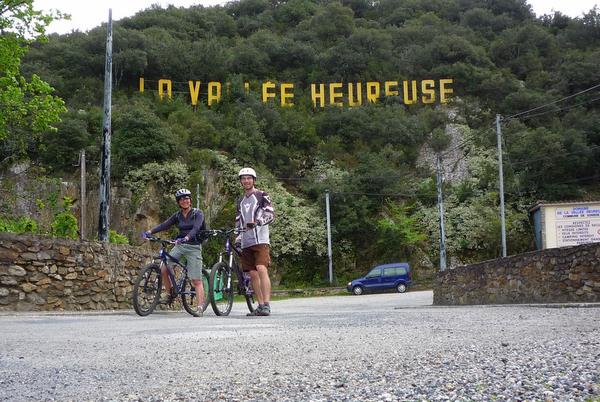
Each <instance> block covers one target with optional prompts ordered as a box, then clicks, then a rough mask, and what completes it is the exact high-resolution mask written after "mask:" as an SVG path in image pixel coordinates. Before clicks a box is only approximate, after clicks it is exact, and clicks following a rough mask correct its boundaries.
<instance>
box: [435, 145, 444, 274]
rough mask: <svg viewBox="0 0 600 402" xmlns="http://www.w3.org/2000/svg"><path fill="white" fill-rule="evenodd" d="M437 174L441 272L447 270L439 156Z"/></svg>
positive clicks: (439, 157) (440, 161)
mask: <svg viewBox="0 0 600 402" xmlns="http://www.w3.org/2000/svg"><path fill="white" fill-rule="evenodd" d="M435 168H436V173H437V180H436V187H437V197H438V211H439V214H440V271H445V270H446V231H445V229H444V200H443V197H442V183H443V181H442V157H441V156H440V154H438V155H437V158H436V160H435Z"/></svg>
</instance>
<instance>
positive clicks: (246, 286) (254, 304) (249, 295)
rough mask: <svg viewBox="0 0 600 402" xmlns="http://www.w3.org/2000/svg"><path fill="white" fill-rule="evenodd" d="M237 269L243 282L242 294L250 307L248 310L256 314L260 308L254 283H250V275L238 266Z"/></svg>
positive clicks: (241, 285) (241, 286)
mask: <svg viewBox="0 0 600 402" xmlns="http://www.w3.org/2000/svg"><path fill="white" fill-rule="evenodd" d="M236 269H237V270H238V271H239V272H240V274H241V276H242V278H243V282H242V283H241V284H240V292H241V293H242V294H243V295H244V298H245V299H246V305H247V306H248V310H250V312H251V313H252V312H254V310H256V309H257V308H258V300H257V299H256V295H255V294H254V288H252V282H251V281H250V274H249V273H247V272H244V271H242V270H241V269H240V268H239V267H238V266H237V265H236Z"/></svg>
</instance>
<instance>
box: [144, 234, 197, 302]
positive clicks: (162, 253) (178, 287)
mask: <svg viewBox="0 0 600 402" xmlns="http://www.w3.org/2000/svg"><path fill="white" fill-rule="evenodd" d="M165 243H166V242H165V241H164V240H161V241H160V250H159V252H158V256H156V257H154V260H155V261H156V260H157V259H160V264H159V266H161V267H162V266H166V267H167V276H168V277H169V281H170V282H171V286H172V289H174V290H175V296H177V295H180V294H183V286H184V284H185V278H187V276H188V271H187V264H185V265H184V264H182V263H181V261H179V260H178V259H177V258H175V257H173V256H172V255H171V254H169V252H168V251H167V248H166V246H165ZM169 260H170V261H172V262H173V263H174V265H177V266H179V267H180V268H181V269H182V273H183V275H181V278H180V280H179V282H177V280H176V278H175V270H174V269H173V268H174V265H171V264H169ZM192 292H193V293H195V292H194V291H192Z"/></svg>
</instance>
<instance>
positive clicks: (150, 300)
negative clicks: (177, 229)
mask: <svg viewBox="0 0 600 402" xmlns="http://www.w3.org/2000/svg"><path fill="white" fill-rule="evenodd" d="M146 239H147V240H150V241H155V242H160V251H159V252H158V255H157V256H156V257H154V261H152V262H151V263H150V264H148V265H146V266H145V267H144V268H142V271H141V272H140V274H139V275H138V277H137V279H136V281H135V284H134V285H133V308H134V310H135V312H136V313H137V314H138V315H141V316H142V317H143V316H147V315H148V314H151V313H152V312H153V311H154V309H155V308H156V306H157V305H158V304H159V303H160V292H161V289H162V275H161V268H162V267H167V272H168V277H169V280H170V282H171V293H170V294H169V295H168V297H167V299H166V300H165V304H168V305H169V306H170V305H172V304H173V302H175V301H176V300H177V299H178V298H180V299H181V304H183V308H184V309H185V311H187V312H188V313H190V314H191V315H193V316H196V315H197V314H198V304H197V302H196V289H195V288H194V285H193V284H192V281H191V279H190V278H189V277H188V271H187V263H186V264H182V263H181V262H180V261H179V260H177V259H176V258H175V257H173V256H172V255H171V254H169V253H168V252H167V247H168V246H169V245H173V244H175V241H173V240H163V239H160V238H158V237H147V238H146ZM168 261H170V262H172V263H173V264H172V266H171V264H168V263H167V262H168ZM175 267H177V268H176V269H174V268H175ZM176 270H177V271H178V272H177V273H176V272H175V271H176ZM176 274H177V275H176ZM202 279H203V281H204V289H208V284H209V275H208V272H207V271H206V270H205V269H202ZM208 299H209V298H208V297H205V298H204V303H203V305H202V311H204V310H206V307H208V303H209V301H208Z"/></svg>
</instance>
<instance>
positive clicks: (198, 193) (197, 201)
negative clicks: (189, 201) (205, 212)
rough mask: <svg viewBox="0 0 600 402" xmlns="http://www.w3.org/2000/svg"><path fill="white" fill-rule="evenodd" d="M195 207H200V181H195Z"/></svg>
mask: <svg viewBox="0 0 600 402" xmlns="http://www.w3.org/2000/svg"><path fill="white" fill-rule="evenodd" d="M196 209H200V183H196Z"/></svg>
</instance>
